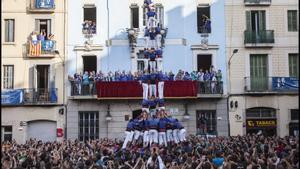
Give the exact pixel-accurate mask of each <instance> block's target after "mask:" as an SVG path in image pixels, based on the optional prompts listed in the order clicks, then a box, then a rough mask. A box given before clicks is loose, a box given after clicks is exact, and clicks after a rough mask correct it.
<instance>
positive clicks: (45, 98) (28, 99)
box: [23, 88, 57, 104]
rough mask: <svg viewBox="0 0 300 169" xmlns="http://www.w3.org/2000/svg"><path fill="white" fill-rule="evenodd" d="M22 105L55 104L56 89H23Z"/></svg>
mask: <svg viewBox="0 0 300 169" xmlns="http://www.w3.org/2000/svg"><path fill="white" fill-rule="evenodd" d="M23 91H24V104H55V103H57V88H49V89H43V88H29V89H23Z"/></svg>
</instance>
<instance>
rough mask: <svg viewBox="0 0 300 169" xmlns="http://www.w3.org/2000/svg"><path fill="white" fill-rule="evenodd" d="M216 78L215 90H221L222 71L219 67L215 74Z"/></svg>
mask: <svg viewBox="0 0 300 169" xmlns="http://www.w3.org/2000/svg"><path fill="white" fill-rule="evenodd" d="M216 78H217V91H218V92H221V91H222V72H221V70H220V69H219V70H218V72H217V74H216Z"/></svg>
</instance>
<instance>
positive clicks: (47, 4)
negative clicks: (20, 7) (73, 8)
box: [35, 0, 54, 9]
mask: <svg viewBox="0 0 300 169" xmlns="http://www.w3.org/2000/svg"><path fill="white" fill-rule="evenodd" d="M35 5H36V8H44V9H52V8H53V7H54V0H36V3H35Z"/></svg>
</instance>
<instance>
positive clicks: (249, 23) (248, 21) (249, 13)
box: [246, 11, 251, 31]
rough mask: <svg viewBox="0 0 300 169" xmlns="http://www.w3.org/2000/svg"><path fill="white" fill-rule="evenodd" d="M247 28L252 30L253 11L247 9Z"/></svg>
mask: <svg viewBox="0 0 300 169" xmlns="http://www.w3.org/2000/svg"><path fill="white" fill-rule="evenodd" d="M246 22H247V23H246V24H247V25H246V30H248V31H250V30H251V11H246Z"/></svg>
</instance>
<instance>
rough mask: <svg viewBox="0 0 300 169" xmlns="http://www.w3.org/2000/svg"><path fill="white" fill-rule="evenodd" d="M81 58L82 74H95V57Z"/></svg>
mask: <svg viewBox="0 0 300 169" xmlns="http://www.w3.org/2000/svg"><path fill="white" fill-rule="evenodd" d="M82 58H83V72H85V71H87V72H93V71H95V72H97V57H96V56H95V55H92V56H82Z"/></svg>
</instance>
